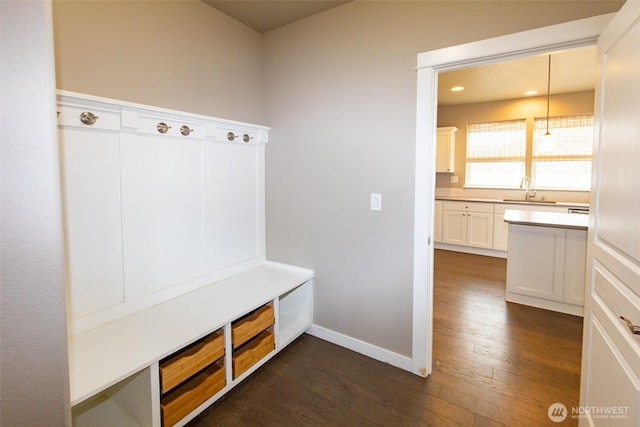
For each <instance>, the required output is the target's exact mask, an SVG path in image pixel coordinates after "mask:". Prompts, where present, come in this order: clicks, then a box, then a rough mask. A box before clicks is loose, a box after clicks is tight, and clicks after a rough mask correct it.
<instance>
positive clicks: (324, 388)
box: [189, 251, 582, 427]
mask: <svg viewBox="0 0 640 427" xmlns="http://www.w3.org/2000/svg"><path fill="white" fill-rule="evenodd" d="M435 259H436V262H435V267H436V268H435V281H434V282H435V290H434V331H433V335H434V351H433V360H434V363H433V373H432V375H431V376H430V377H429V378H428V379H426V380H425V379H423V378H419V377H417V376H415V375H413V374H410V373H408V372H405V371H403V370H400V369H398V368H394V367H392V366H389V365H386V364H384V363H381V362H377V361H375V360H372V359H369V358H367V357H365V356H362V355H360V354H358V353H354V352H352V351H349V350H346V349H344V348H341V347H338V346H336V345H334V344H331V343H328V342H325V341H322V340H320V339H318V338H315V337H312V336H309V335H303V336H302V337H300V338H299V339H298V340H296V341H295V342H293V343H292V344H291V345H290V346H289V347H287V348H286V349H284V350H283V351H282V352H281V353H280V354H278V355H277V356H275V357H274V358H273V359H272V360H271V361H269V362H268V363H267V364H265V366H263V367H262V368H260V369H259V370H258V371H256V372H255V373H254V374H253V375H251V376H250V377H249V378H247V379H246V380H245V381H244V382H243V383H241V384H240V385H238V386H237V387H235V388H234V389H233V390H232V391H231V392H229V393H228V394H227V395H226V396H225V397H224V398H222V399H220V400H219V401H218V402H216V403H215V404H214V405H213V406H211V407H210V408H209V409H207V410H206V411H205V412H204V413H202V414H201V415H200V416H199V417H198V418H196V419H195V420H193V421H192V422H191V423H190V424H189V426H190V427H211V426H311V425H331V426H365V425H366V426H368V425H380V426H428V425H433V426H450V425H460V426H501V425H506V426H537V425H557V424H556V423H552V422H551V421H550V419H549V418H548V415H547V410H548V408H549V405H551V404H552V403H555V402H560V403H563V404H564V405H565V406H566V407H567V408H569V411H571V409H570V408H571V407H572V406H578V394H579V386H580V357H581V341H582V319H581V318H578V317H574V316H569V315H564V314H560V313H554V312H550V311H546V310H541V309H536V308H532V307H526V306H521V305H517V304H511V303H506V302H505V301H504V287H505V277H506V261H505V260H503V259H497V258H489V257H482V256H476V255H468V254H460V253H454V252H448V251H436V254H435ZM562 425H577V422H576V421H575V420H571V417H569V418H567V420H565V422H564V423H562Z"/></svg>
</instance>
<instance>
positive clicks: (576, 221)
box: [504, 209, 589, 230]
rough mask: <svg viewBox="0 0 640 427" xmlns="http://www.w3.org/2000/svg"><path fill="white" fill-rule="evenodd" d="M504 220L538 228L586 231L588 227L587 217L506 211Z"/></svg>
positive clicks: (568, 214)
mask: <svg viewBox="0 0 640 427" xmlns="http://www.w3.org/2000/svg"><path fill="white" fill-rule="evenodd" d="M504 220H505V222H507V223H509V224H518V225H533V226H539V227H555V228H573V229H577V230H586V229H587V227H588V226H589V215H583V214H570V213H557V212H537V211H519V210H515V209H507V210H506V211H505V212H504Z"/></svg>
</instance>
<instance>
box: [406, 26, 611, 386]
mask: <svg viewBox="0 0 640 427" xmlns="http://www.w3.org/2000/svg"><path fill="white" fill-rule="evenodd" d="M614 15H615V14H613V13H611V14H606V15H600V16H595V17H591V18H586V19H581V20H577V21H571V22H566V23H562V24H557V25H551V26H548V27H542V28H538V29H534V30H529V31H524V32H520V33H514V34H509V35H505V36H501V37H495V38H492V39H486V40H481V41H477V42H473V43H466V44H462V45H458V46H452V47H448V48H444V49H437V50H433V51H430V52H423V53H420V54H418V59H417V105H416V159H415V164H416V166H415V195H414V198H415V205H414V206H415V208H414V252H413V270H414V271H413V337H412V343H413V348H412V357H411V364H412V366H411V369H410V370H411V371H412V372H413V373H415V374H416V375H420V376H423V377H426V376H428V375H430V374H431V370H432V347H433V343H432V338H433V337H432V335H433V325H432V323H433V241H432V240H433V237H432V236H433V201H434V198H435V197H434V196H435V178H434V175H435V172H434V171H435V148H434V147H435V134H436V127H437V126H436V124H437V120H436V115H437V100H438V93H437V88H438V85H437V82H438V72H441V71H446V70H454V69H460V68H465V67H469V66H476V65H482V64H488V63H491V62H497V61H502V60H509V59H515V58H520V57H524V56H528V55H533V54H537V53H543V52H552V51H557V50H561V49H568V48H575V47H581V46H588V45H594V44H595V43H596V41H597V38H598V36H599V35H600V33H601V32H602V31H603V30H604V28H605V27H606V26H607V24H608V23H609V21H610V20H611V19H612V18H613V16H614ZM594 72H595V70H594Z"/></svg>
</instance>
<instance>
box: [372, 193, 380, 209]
mask: <svg viewBox="0 0 640 427" xmlns="http://www.w3.org/2000/svg"><path fill="white" fill-rule="evenodd" d="M371 210H372V211H381V210H382V194H380V193H371Z"/></svg>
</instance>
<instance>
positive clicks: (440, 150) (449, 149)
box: [436, 127, 458, 173]
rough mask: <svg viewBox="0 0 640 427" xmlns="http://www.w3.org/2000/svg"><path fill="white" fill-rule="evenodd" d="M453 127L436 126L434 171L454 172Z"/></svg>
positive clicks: (454, 136)
mask: <svg viewBox="0 0 640 427" xmlns="http://www.w3.org/2000/svg"><path fill="white" fill-rule="evenodd" d="M457 130H458V129H457V128H455V127H442V128H438V130H437V132H436V172H437V173H440V172H443V173H453V172H455V160H456V131H457Z"/></svg>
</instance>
